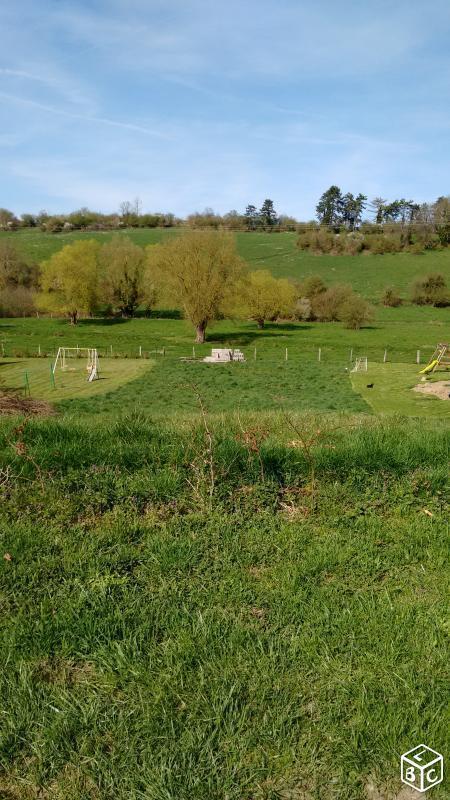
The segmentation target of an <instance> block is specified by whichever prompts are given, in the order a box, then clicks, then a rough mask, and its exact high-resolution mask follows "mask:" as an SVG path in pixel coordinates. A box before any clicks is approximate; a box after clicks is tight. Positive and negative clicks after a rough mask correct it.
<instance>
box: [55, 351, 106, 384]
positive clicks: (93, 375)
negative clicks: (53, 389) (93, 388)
mask: <svg viewBox="0 0 450 800" xmlns="http://www.w3.org/2000/svg"><path fill="white" fill-rule="evenodd" d="M86 353H87V363H86V370H87V372H88V373H89V374H88V378H87V379H88V381H89V383H91V382H92V381H96V380H97V378H98V376H99V370H98V352H97V348H95V347H59V348H58V352H57V354H56V358H55V363H54V364H53V367H52V373H53V375H55V372H56V369H57V367H58V365H59V366H60V367H61V369H63V370H65V369H74V368H73V367H69V366H68V363H67V361H68V359H70V358H80V357H81V356H82V354H84V355H86Z"/></svg>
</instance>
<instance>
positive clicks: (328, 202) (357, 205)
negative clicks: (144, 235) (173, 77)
mask: <svg viewBox="0 0 450 800" xmlns="http://www.w3.org/2000/svg"><path fill="white" fill-rule="evenodd" d="M367 214H371V215H372V219H370V218H368V217H367ZM184 226H185V227H188V228H193V229H202V228H212V229H216V230H218V229H228V230H236V231H248V232H258V231H272V232H277V231H293V232H299V233H304V232H308V231H309V230H313V231H315V230H317V229H319V228H324V229H326V230H329V231H331V232H332V233H334V234H339V233H340V232H350V233H353V232H356V231H359V230H361V228H364V232H365V233H366V234H367V235H368V234H369V233H372V234H374V235H376V234H377V233H382V232H384V231H386V230H388V231H389V230H392V229H393V230H401V231H404V230H405V229H408V230H410V231H413V230H416V229H426V230H427V232H428V233H429V235H430V236H431V235H432V234H434V235H436V237H437V239H438V241H439V243H440V245H441V246H447V245H448V244H450V196H441V197H438V198H437V200H436V201H435V202H433V203H416V202H414V201H413V200H406V199H404V198H401V199H396V200H392V201H388V200H386V199H385V198H382V197H375V198H374V199H373V200H372V201H371V202H370V203H369V202H368V200H367V196H366V195H364V194H362V193H359V194H357V195H354V194H352V193H351V192H345V193H344V192H343V191H342V190H341V189H340V187H339V186H334V185H333V186H330V188H329V189H327V190H326V191H325V192H324V193H323V194H322V196H321V197H320V199H319V201H318V203H317V205H316V219H315V220H309V221H304V222H302V221H299V220H297V219H296V218H295V217H293V216H289V215H287V214H279V213H278V212H277V211H276V209H275V206H274V202H273V200H271V199H270V198H266V199H265V200H264V202H263V203H262V205H261V207H260V208H257V206H255V205H253V204H251V203H250V204H248V205H247V207H246V209H245V211H244V212H243V213H240V212H238V211H236V210H232V211H229V212H228V213H226V214H223V215H221V214H217V213H216V212H215V211H214V210H213V209H212V208H206V209H205V210H204V211H202V212H194V213H192V214H189V215H188V216H187V217H186V218H184V219H182V218H179V217H176V216H175V215H174V214H172V213H143V211H142V204H141V201H140V200H139V198H136V199H135V200H134V201H124V202H123V203H121V204H120V207H119V209H118V211H117V213H114V214H103V213H101V212H98V211H92V210H90V209H88V208H80V209H78V210H75V211H73V212H71V213H69V214H48V213H47V212H46V211H40V212H39V213H38V214H30V213H24V214H21V215H20V217H17V216H16V215H15V214H14V213H13V212H12V211H10V210H9V209H6V208H0V230H9V231H14V230H19V229H21V228H31V229H33V228H34V229H38V230H41V231H44V232H46V233H64V232H70V231H73V230H87V231H95V230H121V229H126V228H174V227H184ZM411 235H413V234H411Z"/></svg>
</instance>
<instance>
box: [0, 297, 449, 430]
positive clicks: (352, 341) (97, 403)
mask: <svg viewBox="0 0 450 800" xmlns="http://www.w3.org/2000/svg"><path fill="white" fill-rule="evenodd" d="M447 320H448V312H447V310H446V309H429V308H413V307H405V308H401V309H397V310H395V309H379V310H378V316H377V320H376V323H374V324H373V325H372V326H370V327H368V328H364V329H362V330H360V331H350V330H346V329H344V328H342V326H341V325H340V324H337V323H331V324H319V323H308V324H306V323H304V324H293V323H285V324H283V323H280V324H270V325H267V327H266V329H264V330H263V331H259V330H258V329H257V327H256V325H255V324H254V323H243V322H239V323H238V322H236V323H233V322H230V321H223V322H220V323H217V325H215V326H214V327H213V328H212V329H211V330H210V332H209V335H208V341H207V343H206V344H205V345H201V346H199V345H193V332H192V328H191V326H190V325H189V324H188V323H187V322H186V321H184V320H171V319H169V320H162V319H134V320H102V319H93V320H82V321H81V322H80V323H79V325H78V326H76V327H74V326H71V325H69V324H68V323H67V322H66V321H65V320H55V319H9V320H0V356H1V352H2V351H3V352H4V353H5V355H6V356H7V357H8V359H10V360H12V361H13V362H14V363H13V365H11V366H8V365H6V366H3V367H2V368H1V369H0V375H4V378H5V380H6V379H7V378H9V380H10V381H11V382H12V385H14V386H16V387H22V386H23V383H24V372H25V371H27V372H28V373H29V379H30V381H31V390H32V394H34V395H35V396H36V397H38V396H39V397H42V398H43V399H50V400H51V399H53V400H55V401H58V402H59V406H60V408H61V409H65V410H66V411H70V412H76V411H79V412H83V413H91V412H92V413H99V414H108V415H114V414H115V413H118V412H121V411H122V410H123V409H124V408H126V409H128V410H130V409H132V408H136V409H138V408H139V409H141V410H144V411H146V412H147V413H150V414H157V415H163V416H166V415H174V416H176V415H177V414H179V413H185V412H188V413H192V412H194V411H196V410H197V408H198V404H197V400H196V398H195V392H194V389H193V387H194V386H196V387H197V388H198V391H199V392H200V394H201V396H202V398H203V400H204V401H205V403H206V404H207V407H208V408H209V410H210V411H211V412H220V413H223V412H229V411H232V412H234V411H247V412H250V411H270V410H275V409H278V408H280V406H283V407H284V408H287V409H290V410H294V411H307V410H311V409H313V410H316V411H325V412H329V411H347V412H357V411H366V412H369V413H370V412H373V411H376V412H383V411H385V412H387V413H393V412H397V413H404V414H417V415H419V416H427V415H430V416H449V408H447V407H446V405H445V403H444V401H441V400H437V399H434V398H419V397H415V396H413V395H412V394H411V393H410V391H409V387H410V386H412V385H414V381H415V380H416V378H417V380H419V377H418V367H417V364H416V357H417V350H418V349H420V359H421V363H422V364H424V363H426V362H427V360H428V359H429V357H430V356H431V354H432V352H433V350H434V348H435V345H436V343H437V341H444V340H449V339H450V326H449V325H447V324H446V322H447ZM60 345H66V346H76V345H79V346H80V347H83V346H84V347H87V346H89V347H97V349H98V351H99V354H100V366H101V374H102V378H103V379H102V380H101V381H99V382H98V383H96V384H91V385H89V384H87V382H86V381H85V375H84V374H83V370H82V369H81V371H80V372H79V373H78V374H76V375H74V376H73V378H72V377H71V373H66V374H65V375H64V378H62V377H61V378H60V377H58V376H59V373H58V374H57V378H58V391H57V392H55V391H54V390H53V389H52V387H51V385H50V376H49V369H50V356H51V355H53V356H54V354H55V353H56V351H57V349H58V347H59V346H60ZM214 345H218V346H230V347H240V348H241V349H242V350H243V352H244V354H245V357H246V363H244V364H239V363H236V364H226V365H214V364H204V363H203V362H202V361H201V360H200V359H201V357H203V356H204V355H206V354H208V353H209V352H210V350H211V347H212V346H214ZM39 347H40V349H41V356H42V357H41V358H30V356H35V355H37V353H38V350H39ZM385 351H386V358H387V364H386V366H385V368H384V371H383V370H382V371H381V373H378V372H377V373H376V374H377V378H376V386H375V389H374V391H373V392H369V391H368V390H367V391H366V390H365V383H367V382H369V381H368V379H367V380H366V377H365V376H362V377H361V376H355V380H354V381H353V388H352V382H351V380H350V374H349V370H350V369H351V367H352V362H351V361H350V356H352V357H353V359H354V358H356V357H358V356H367V357H368V359H369V376H371V375H372V370H374V371H376V370H377V369H379V368H380V366H381V368H383V359H384V353H385ZM140 352H141V354H142V358H139V353H140ZM163 353H164V355H163ZM194 355H195V361H192V362H190V361H187V362H186V361H182V360H181V359H182V358H189V357H190V358H192V357H193V356H194ZM44 356H47V358H45V357H44ZM319 357H320V360H319ZM75 363H78V362H75ZM151 365H152V369H150V370H146V367H149V366H151ZM394 367H395V369H394ZM390 368H392V369H390ZM80 375H81V377H80ZM77 381H78V383H77ZM61 384H63V385H61ZM78 384H79V385H78ZM380 392H381V394H380Z"/></svg>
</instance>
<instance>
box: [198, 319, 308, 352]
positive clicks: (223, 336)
mask: <svg viewBox="0 0 450 800" xmlns="http://www.w3.org/2000/svg"><path fill="white" fill-rule="evenodd" d="M310 327H311V325H295V324H294V323H291V322H289V323H285V324H278V323H275V322H273V323H270V322H269V323H267V324H266V326H265V327H264V328H263V329H262V330H258V329H256V328H255V330H254V331H248V332H245V333H243V332H232V331H230V332H222V331H221V332H217V333H216V332H215V331H214V330H212V331H210V333H209V334H207V336H206V343H212V344H213V343H214V342H221V343H223V344H230V345H231V344H234V345H242V346H245V345H250V344H256V342H258V341H261V339H276V338H278V337H281V338H283V339H286V338H287V337H291V336H293V335H294V333H295V332H297V331H302V330H308V329H309V328H310Z"/></svg>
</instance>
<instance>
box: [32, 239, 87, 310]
mask: <svg viewBox="0 0 450 800" xmlns="http://www.w3.org/2000/svg"><path fill="white" fill-rule="evenodd" d="M99 252H100V245H99V244H98V243H97V242H94V241H93V240H88V241H85V242H74V243H73V244H67V245H66V246H65V247H63V248H62V250H59V252H58V253H55V254H54V255H52V257H51V258H49V260H48V261H44V263H43V264H42V266H41V290H42V292H41V294H40V296H39V299H38V303H39V307H40V308H41V309H42V310H45V311H54V312H56V313H57V314H67V315H68V316H69V318H70V322H71V323H72V325H76V323H77V321H78V316H79V314H90V313H92V312H93V311H94V310H95V308H96V306H97V304H98V301H99Z"/></svg>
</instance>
